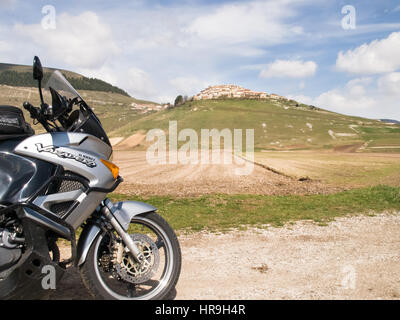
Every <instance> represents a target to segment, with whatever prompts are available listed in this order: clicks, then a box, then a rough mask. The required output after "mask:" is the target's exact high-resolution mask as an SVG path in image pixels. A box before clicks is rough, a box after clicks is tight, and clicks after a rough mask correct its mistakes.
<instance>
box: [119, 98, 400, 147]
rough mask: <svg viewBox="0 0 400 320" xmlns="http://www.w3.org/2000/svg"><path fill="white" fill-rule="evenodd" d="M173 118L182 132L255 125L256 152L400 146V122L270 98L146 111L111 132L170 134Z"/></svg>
mask: <svg viewBox="0 0 400 320" xmlns="http://www.w3.org/2000/svg"><path fill="white" fill-rule="evenodd" d="M172 120H176V121H178V132H179V130H181V129H184V128H192V129H194V130H195V131H196V132H197V134H198V136H199V137H200V130H201V129H213V128H216V129H218V130H222V129H224V128H229V129H231V130H233V129H254V143H255V150H256V151H262V150H265V151H267V150H280V151H288V150H313V149H314V150H315V149H325V150H330V149H331V150H336V151H343V152H352V151H369V152H373V151H379V152H384V151H388V152H393V151H400V125H388V124H385V123H383V122H381V121H378V120H371V119H365V118H360V117H351V116H346V115H342V114H338V113H334V112H329V111H326V110H323V109H319V108H315V107H314V106H308V105H304V104H299V103H297V102H296V101H293V100H287V99H271V98H267V99H252V100H249V99H222V98H221V99H214V100H212V99H209V100H193V101H188V102H186V103H185V104H183V105H181V106H179V107H175V108H172V109H166V110H163V111H160V112H157V113H153V114H149V115H145V116H143V117H141V118H140V119H136V120H135V121H134V122H133V123H128V124H126V125H125V126H123V127H120V128H118V129H116V130H114V131H113V132H112V134H113V135H114V136H121V137H122V136H125V137H126V136H130V135H132V134H134V133H135V132H138V131H140V132H142V133H143V132H146V131H148V130H150V129H153V128H160V129H162V130H164V132H166V134H168V126H169V121H172ZM184 143H185V142H180V145H182V144H184ZM142 147H143V146H142ZM140 148H141V147H139V149H140Z"/></svg>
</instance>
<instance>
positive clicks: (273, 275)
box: [52, 213, 400, 299]
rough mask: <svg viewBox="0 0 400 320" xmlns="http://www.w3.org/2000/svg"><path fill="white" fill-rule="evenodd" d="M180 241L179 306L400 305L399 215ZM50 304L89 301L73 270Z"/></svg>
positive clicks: (190, 237) (194, 236) (188, 237)
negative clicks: (255, 302) (244, 302)
mask: <svg viewBox="0 0 400 320" xmlns="http://www.w3.org/2000/svg"><path fill="white" fill-rule="evenodd" d="M180 242H181V246H182V254H183V267H182V273H181V277H180V280H179V283H178V285H177V288H176V292H175V299H400V213H398V214H393V215H389V214H385V215H378V216H375V217H368V216H357V217H347V218H340V219H337V220H336V221H335V222H332V223H330V224H329V225H328V226H323V227H321V226H317V225H316V224H314V223H312V222H298V223H295V224H292V225H287V226H286V227H282V228H269V229H266V230H259V229H257V230H254V229H251V230H247V231H240V232H239V231H238V232H229V233H226V234H210V233H197V234H192V235H183V236H180ZM66 251H67V248H63V252H66ZM52 299H90V296H89V295H88V293H87V291H86V289H85V288H84V286H83V285H82V283H81V281H80V278H79V274H78V272H77V271H76V270H71V271H70V272H69V273H68V274H67V275H66V276H65V277H64V278H63V279H62V281H61V283H60V284H59V285H58V290H57V291H56V292H55V293H54V294H53V295H52Z"/></svg>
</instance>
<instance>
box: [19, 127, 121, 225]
mask: <svg viewBox="0 0 400 320" xmlns="http://www.w3.org/2000/svg"><path fill="white" fill-rule="evenodd" d="M14 152H15V153H16V154H19V155H23V156H28V157H31V158H36V159H40V160H43V161H46V162H49V163H53V164H56V165H60V166H62V167H63V168H64V170H66V171H71V172H73V173H76V174H79V175H81V176H83V177H85V178H86V179H87V180H88V181H89V187H91V188H102V189H109V188H110V187H112V186H113V185H114V183H115V179H114V177H113V175H112V173H111V172H110V170H109V169H108V168H107V167H106V166H105V165H104V164H103V163H102V162H101V161H100V159H105V160H108V159H109V158H110V156H111V153H112V148H111V147H110V146H109V145H107V144H106V143H104V142H103V141H101V140H100V139H98V138H96V137H94V136H92V135H89V134H85V133H70V132H55V133H45V134H40V135H36V136H32V137H30V138H27V139H25V140H24V141H22V142H21V143H20V144H19V145H17V147H16V148H15V150H14ZM105 197H106V194H105V193H102V192H90V193H89V194H86V193H85V192H84V190H77V191H74V192H61V193H56V194H51V195H45V196H40V197H37V198H36V199H35V200H34V204H35V205H37V206H39V207H41V208H42V209H43V210H46V211H47V212H50V213H52V214H54V213H53V212H51V211H50V210H49V208H50V206H51V205H52V204H57V203H60V202H65V201H69V200H71V201H75V202H76V203H77V206H76V207H75V209H74V210H72V212H70V214H69V215H68V216H67V217H66V218H65V221H66V222H67V223H68V224H70V225H71V226H72V227H73V228H74V229H77V228H78V227H79V226H80V225H81V224H82V223H83V222H84V221H85V220H86V219H87V218H88V217H89V216H90V215H91V214H92V213H93V211H94V210H95V209H96V208H97V207H98V205H99V204H100V202H101V201H102V200H104V198H105Z"/></svg>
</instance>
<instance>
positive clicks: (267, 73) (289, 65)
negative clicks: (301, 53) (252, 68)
mask: <svg viewBox="0 0 400 320" xmlns="http://www.w3.org/2000/svg"><path fill="white" fill-rule="evenodd" d="M317 68H318V66H317V64H316V63H315V62H314V61H301V60H276V61H274V62H273V63H270V64H269V65H267V67H266V68H264V69H263V70H261V72H260V77H261V78H307V77H311V76H313V75H314V74H315V72H316V71H317Z"/></svg>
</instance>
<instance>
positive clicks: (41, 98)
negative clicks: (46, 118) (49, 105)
mask: <svg viewBox="0 0 400 320" xmlns="http://www.w3.org/2000/svg"><path fill="white" fill-rule="evenodd" d="M38 82H39V95H40V101H41V106H44V100H43V93H42V81H40V80H38ZM42 109H43V107H42Z"/></svg>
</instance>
